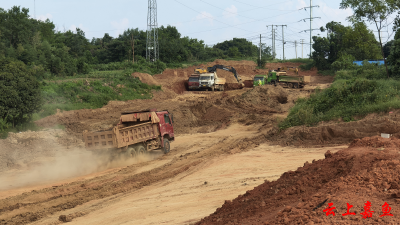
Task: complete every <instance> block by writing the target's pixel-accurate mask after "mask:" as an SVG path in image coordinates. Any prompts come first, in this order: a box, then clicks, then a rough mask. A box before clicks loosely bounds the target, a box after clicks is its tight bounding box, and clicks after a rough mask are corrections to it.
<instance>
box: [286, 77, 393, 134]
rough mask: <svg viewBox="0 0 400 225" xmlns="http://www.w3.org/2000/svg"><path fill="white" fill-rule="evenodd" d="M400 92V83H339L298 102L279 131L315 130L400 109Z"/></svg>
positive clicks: (359, 79) (365, 80)
mask: <svg viewBox="0 0 400 225" xmlns="http://www.w3.org/2000/svg"><path fill="white" fill-rule="evenodd" d="M399 90H400V81H398V80H368V79H365V78H353V79H350V80H343V79H342V80H336V81H335V82H334V83H333V84H332V86H331V87H329V88H328V89H325V90H322V91H321V90H317V91H316V93H314V94H312V95H311V96H310V97H309V98H303V99H299V100H298V101H297V103H296V105H295V106H294V107H293V108H292V109H291V110H290V112H289V115H288V117H287V118H286V119H285V120H284V121H283V122H281V123H280V124H279V128H280V129H286V128H289V127H292V126H301V125H307V126H312V125H316V124H317V123H319V122H320V121H329V120H333V119H339V118H342V119H343V120H344V121H346V122H348V121H352V120H354V117H355V116H365V115H367V114H369V113H375V112H387V111H389V110H392V109H395V108H400V97H399Z"/></svg>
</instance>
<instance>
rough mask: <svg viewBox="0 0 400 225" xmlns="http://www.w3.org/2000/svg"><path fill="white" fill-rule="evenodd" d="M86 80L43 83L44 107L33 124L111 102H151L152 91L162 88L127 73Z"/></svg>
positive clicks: (92, 76)
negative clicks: (56, 114) (140, 100)
mask: <svg viewBox="0 0 400 225" xmlns="http://www.w3.org/2000/svg"><path fill="white" fill-rule="evenodd" d="M85 76H86V75H85ZM87 77H88V79H86V78H85V79H84V78H79V77H74V78H71V79H65V78H64V79H53V80H50V81H43V82H42V86H41V89H42V96H43V101H44V104H43V106H42V110H41V111H40V112H38V113H35V114H33V120H34V121H35V120H39V119H41V118H44V117H46V116H50V115H53V114H55V113H56V112H57V109H59V110H61V111H70V110H79V109H94V108H101V107H103V106H104V105H106V104H107V103H108V102H109V101H111V100H118V101H126V100H133V99H150V98H152V97H153V96H152V93H151V91H152V90H161V86H151V85H148V84H144V83H142V82H140V80H139V79H137V78H134V77H132V76H131V75H130V72H126V71H97V72H91V73H90V74H87Z"/></svg>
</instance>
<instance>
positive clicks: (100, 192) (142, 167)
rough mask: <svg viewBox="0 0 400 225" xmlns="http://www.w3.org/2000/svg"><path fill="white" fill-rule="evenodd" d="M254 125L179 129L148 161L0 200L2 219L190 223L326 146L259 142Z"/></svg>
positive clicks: (318, 154) (315, 156)
mask: <svg viewBox="0 0 400 225" xmlns="http://www.w3.org/2000/svg"><path fill="white" fill-rule="evenodd" d="M258 130H259V126H256V125H252V126H243V125H237V124H236V125H232V126H230V127H229V128H228V129H226V130H221V131H218V132H214V133H208V134H195V135H183V136H181V137H180V138H179V139H177V141H176V142H174V143H173V146H172V147H173V150H174V151H173V152H171V153H172V154H169V155H164V156H162V157H160V158H158V159H156V160H153V161H151V162H144V163H139V164H135V165H132V166H128V167H124V168H119V169H112V170H109V171H107V172H103V173H101V174H94V175H93V174H92V175H89V176H85V177H80V178H76V179H75V180H71V179H70V180H68V182H69V183H64V184H62V185H60V182H58V184H57V185H48V186H47V187H46V188H44V189H39V190H37V189H36V190H34V191H31V192H28V193H24V194H21V195H17V196H14V197H9V198H7V199H3V200H0V211H1V215H0V224H18V223H30V222H34V224H57V223H59V222H60V221H59V220H58V219H59V216H60V215H66V216H67V218H69V219H72V222H73V223H77V224H124V223H125V224H160V223H163V224H188V223H192V222H196V221H198V220H199V219H200V218H202V217H204V216H207V215H209V214H210V213H212V212H213V211H215V208H217V207H220V206H221V205H222V204H223V202H224V200H228V199H231V198H234V197H236V196H238V195H239V194H243V193H244V192H246V191H247V190H251V189H252V188H253V187H255V186H257V185H259V184H261V183H263V182H264V180H265V179H268V180H275V179H277V178H278V177H279V176H280V175H281V174H282V173H283V172H285V171H287V170H294V169H296V168H297V167H299V166H302V165H303V163H304V162H305V161H307V160H308V161H311V160H313V159H320V158H323V157H324V155H323V154H324V153H325V151H326V149H294V148H288V147H285V148H282V147H278V146H269V145H265V144H261V145H259V146H257V145H258V144H257V141H256V139H257V138H256V139H255V138H254V137H257V136H258V132H259V131H258ZM231 134H232V135H231ZM260 138H261V137H260ZM188 143H190V144H189V145H188ZM205 182H207V184H205ZM41 188H43V186H41ZM12 191H13V190H11V192H12ZM0 194H2V195H3V194H7V192H3V193H0Z"/></svg>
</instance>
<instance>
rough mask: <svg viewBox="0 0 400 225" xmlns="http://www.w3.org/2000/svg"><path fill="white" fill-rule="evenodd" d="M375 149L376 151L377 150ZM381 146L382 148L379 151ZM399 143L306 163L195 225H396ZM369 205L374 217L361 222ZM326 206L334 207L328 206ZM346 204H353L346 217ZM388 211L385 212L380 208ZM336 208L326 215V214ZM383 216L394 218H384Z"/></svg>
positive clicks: (372, 141) (369, 141) (377, 141)
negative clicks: (389, 209) (368, 203)
mask: <svg viewBox="0 0 400 225" xmlns="http://www.w3.org/2000/svg"><path fill="white" fill-rule="evenodd" d="M375 146H378V147H380V148H376V147H375ZM381 146H385V147H381ZM398 146H400V140H399V139H397V138H394V137H392V138H390V139H384V138H381V137H371V138H369V137H368V138H363V139H361V140H360V139H358V140H355V141H353V142H352V144H351V145H350V147H349V148H347V149H343V150H340V151H338V152H336V153H334V154H332V153H330V151H327V152H326V153H325V159H322V160H318V161H313V162H311V163H308V162H306V163H305V164H304V166H303V167H299V168H298V169H297V170H296V171H289V172H286V173H284V174H283V175H282V176H281V177H280V178H279V179H278V180H277V181H273V182H269V181H265V183H264V184H262V185H260V186H258V187H256V188H254V189H253V190H251V191H247V192H246V193H245V194H244V195H239V196H238V197H237V198H236V199H234V200H232V201H230V200H227V201H225V203H224V204H223V206H222V207H221V208H218V209H217V210H216V211H215V213H213V214H211V215H210V216H208V217H206V218H204V219H202V220H201V221H200V222H198V223H197V224H397V222H396V221H398V220H399V219H400V177H399V176H398V174H399V173H400V154H399V150H398ZM367 201H369V202H370V203H371V208H370V210H371V211H374V212H373V213H372V216H371V217H370V218H366V219H364V218H363V216H364V214H363V213H364V212H365V209H366V208H364V207H365V206H366V205H365V204H366V203H367ZM330 203H333V205H332V206H330ZM347 203H349V204H350V205H353V207H352V208H350V210H349V212H354V213H355V215H347V216H342V214H345V213H347ZM385 203H387V204H388V205H389V207H391V211H390V212H388V211H387V210H386V209H388V208H386V207H385V208H383V206H384V205H385ZM331 207H335V209H332V212H333V213H334V214H335V216H333V215H332V214H330V215H329V216H327V215H326V212H329V211H325V212H324V210H325V209H327V208H331ZM385 212H387V213H390V214H393V216H383V217H380V215H383V214H384V213H385Z"/></svg>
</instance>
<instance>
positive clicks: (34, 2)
mask: <svg viewBox="0 0 400 225" xmlns="http://www.w3.org/2000/svg"><path fill="white" fill-rule="evenodd" d="M33 18H34V19H35V20H36V0H33Z"/></svg>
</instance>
